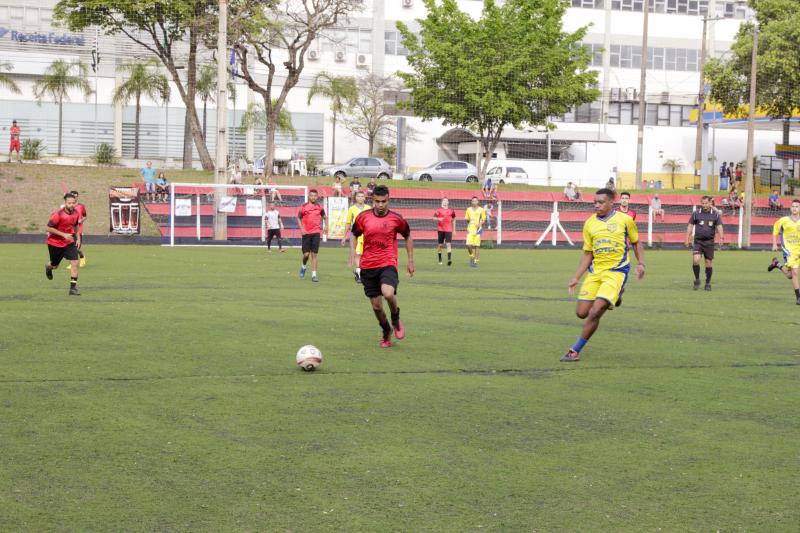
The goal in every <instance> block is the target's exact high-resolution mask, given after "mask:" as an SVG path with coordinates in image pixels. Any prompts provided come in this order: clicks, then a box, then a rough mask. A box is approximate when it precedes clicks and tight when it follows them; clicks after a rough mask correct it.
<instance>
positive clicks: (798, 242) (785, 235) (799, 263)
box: [767, 200, 800, 305]
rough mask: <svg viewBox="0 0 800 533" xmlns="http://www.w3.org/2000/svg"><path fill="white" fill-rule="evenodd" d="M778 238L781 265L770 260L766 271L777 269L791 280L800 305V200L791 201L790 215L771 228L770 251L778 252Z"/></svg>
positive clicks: (776, 261) (774, 260)
mask: <svg viewBox="0 0 800 533" xmlns="http://www.w3.org/2000/svg"><path fill="white" fill-rule="evenodd" d="M779 238H780V246H781V250H783V263H781V262H780V261H778V258H777V257H773V258H772V263H770V265H769V267H768V268H767V270H768V271H769V272H772V271H773V270H775V269H776V268H779V269H780V270H781V272H783V275H784V276H786V277H787V278H789V279H790V280H792V288H793V289H794V296H795V298H796V299H797V305H800V200H792V207H791V214H790V215H789V216H788V217H783V218H779V219H778V220H777V221H776V222H775V225H774V226H773V227H772V251H773V252H777V251H778V239H779Z"/></svg>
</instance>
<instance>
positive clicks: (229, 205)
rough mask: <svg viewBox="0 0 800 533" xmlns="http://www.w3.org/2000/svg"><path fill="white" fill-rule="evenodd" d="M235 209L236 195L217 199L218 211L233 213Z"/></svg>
mask: <svg viewBox="0 0 800 533" xmlns="http://www.w3.org/2000/svg"><path fill="white" fill-rule="evenodd" d="M234 211H236V197H235V196H223V197H222V198H220V199H219V212H220V213H233V212H234Z"/></svg>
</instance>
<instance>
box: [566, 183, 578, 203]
mask: <svg viewBox="0 0 800 533" xmlns="http://www.w3.org/2000/svg"><path fill="white" fill-rule="evenodd" d="M564 198H566V199H567V200H569V201H570V202H577V201H578V200H580V199H581V192H580V191H579V190H578V187H577V186H576V185H575V184H574V183H572V182H571V181H569V182H567V186H566V187H564Z"/></svg>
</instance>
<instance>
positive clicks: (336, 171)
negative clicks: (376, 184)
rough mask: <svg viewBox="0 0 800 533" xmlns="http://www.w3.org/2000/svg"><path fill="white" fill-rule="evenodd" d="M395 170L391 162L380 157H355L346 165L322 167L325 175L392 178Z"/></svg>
mask: <svg viewBox="0 0 800 533" xmlns="http://www.w3.org/2000/svg"><path fill="white" fill-rule="evenodd" d="M393 174H394V171H392V167H390V166H389V163H387V162H386V161H384V160H383V159H380V158H378V157H354V158H353V159H351V160H350V161H348V162H347V163H345V164H344V165H334V166H332V167H327V168H324V169H322V175H323V176H340V177H342V178H349V177H352V176H358V177H359V178H378V179H391V177H392V175H393Z"/></svg>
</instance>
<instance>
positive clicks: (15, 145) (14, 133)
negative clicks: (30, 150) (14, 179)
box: [8, 120, 22, 163]
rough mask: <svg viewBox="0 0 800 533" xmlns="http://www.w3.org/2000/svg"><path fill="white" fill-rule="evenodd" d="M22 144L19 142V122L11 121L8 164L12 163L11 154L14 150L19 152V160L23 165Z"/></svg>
mask: <svg viewBox="0 0 800 533" xmlns="http://www.w3.org/2000/svg"><path fill="white" fill-rule="evenodd" d="M21 146H22V145H21V144H20V142H19V126H17V121H16V120H12V121H11V144H10V145H9V147H8V162H9V163H11V154H12V152H14V150H16V151H17V160H19V162H20V163H22V155H21V154H20V148H21Z"/></svg>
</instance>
